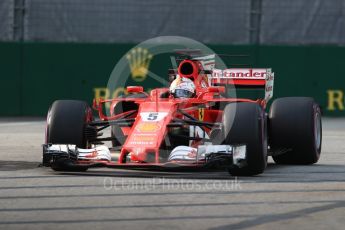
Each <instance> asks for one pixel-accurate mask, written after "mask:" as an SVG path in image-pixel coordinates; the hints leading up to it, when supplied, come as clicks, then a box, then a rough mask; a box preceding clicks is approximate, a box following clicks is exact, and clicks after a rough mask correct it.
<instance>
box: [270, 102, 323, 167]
mask: <svg viewBox="0 0 345 230" xmlns="http://www.w3.org/2000/svg"><path fill="white" fill-rule="evenodd" d="M269 123H270V128H269V132H270V148H271V151H272V158H273V160H274V161H275V162H276V163H277V164H314V163H316V162H317V161H318V160H319V158H320V154H321V144H322V124H321V111H320V107H319V105H318V104H317V103H315V101H314V99H313V98H308V97H287V98H279V99H276V100H275V101H274V102H273V103H272V106H271V109H270V114H269Z"/></svg>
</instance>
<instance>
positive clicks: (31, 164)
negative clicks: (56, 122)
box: [0, 118, 345, 230]
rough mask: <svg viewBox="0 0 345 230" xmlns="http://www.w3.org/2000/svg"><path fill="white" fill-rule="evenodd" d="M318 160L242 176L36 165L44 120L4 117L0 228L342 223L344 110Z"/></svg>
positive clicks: (0, 122)
mask: <svg viewBox="0 0 345 230" xmlns="http://www.w3.org/2000/svg"><path fill="white" fill-rule="evenodd" d="M323 129H324V132H323V150H322V156H321V159H320V161H319V163H317V164H315V165H310V166H278V165H275V164H274V163H273V162H272V161H271V160H270V163H269V165H268V167H267V169H266V171H265V173H264V174H262V175H259V176H256V177H240V178H235V177H231V176H229V175H228V174H227V173H226V172H203V173H181V172H175V173H165V172H147V171H144V172H143V171H126V170H110V169H92V170H90V171H88V172H85V173H58V172H54V171H52V170H51V169H49V168H42V167H38V165H39V161H40V158H41V147H40V145H41V144H42V142H43V138H44V121H43V119H40V118H38V119H32V118H30V119H29V118H28V119H26V118H17V119H6V118H1V119H0V154H1V158H0V229H35V230H38V229H52V228H54V229H104V228H110V229H122V230H124V229H142V230H143V229H149V230H153V229H162V228H168V229H344V226H345V167H344V166H345V119H323Z"/></svg>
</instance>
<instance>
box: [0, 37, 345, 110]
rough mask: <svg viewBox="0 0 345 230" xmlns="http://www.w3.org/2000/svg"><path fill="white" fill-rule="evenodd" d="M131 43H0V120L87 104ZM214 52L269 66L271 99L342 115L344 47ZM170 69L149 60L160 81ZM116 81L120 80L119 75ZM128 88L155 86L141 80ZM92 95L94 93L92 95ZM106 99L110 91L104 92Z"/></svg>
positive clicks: (100, 90) (220, 47) (242, 47)
mask: <svg viewBox="0 0 345 230" xmlns="http://www.w3.org/2000/svg"><path fill="white" fill-rule="evenodd" d="M133 46H134V44H74V43H0V50H1V52H0V63H2V64H1V67H2V68H1V73H0V74H1V75H0V76H1V77H0V86H1V91H0V98H2V101H3V103H2V106H1V107H0V115H44V114H45V113H46V111H47V109H48V108H49V105H50V104H51V103H52V102H53V101H54V100H56V99H80V100H86V101H88V102H89V103H91V102H92V99H93V98H94V97H95V96H97V95H96V94H97V92H98V93H99V94H98V95H100V96H102V95H103V96H107V95H105V88H106V87H107V82H108V79H109V76H110V73H111V71H112V69H113V68H114V66H115V64H116V63H117V61H118V60H119V59H120V58H121V57H122V56H123V55H124V54H126V52H127V51H128V50H130V49H131V48H132V47H133ZM210 47H211V48H212V49H213V50H215V51H216V52H217V53H230V54H238V53H242V54H243V53H245V54H248V55H250V57H249V59H247V63H248V64H250V65H251V66H253V67H271V68H272V69H273V71H274V72H275V74H276V79H275V88H274V96H275V97H285V96H312V97H314V98H315V99H316V100H317V101H318V102H319V103H320V105H321V107H322V109H323V111H324V114H325V115H329V116H342V115H345V110H344V95H343V92H344V91H345V77H344V76H345V68H344V67H343V65H344V58H343V55H344V53H345V47H336V46H255V45H211V46H210ZM168 68H171V62H170V59H169V58H168V57H167V56H166V57H164V58H161V57H153V59H152V62H151V64H150V66H149V69H150V71H152V72H154V73H156V74H157V75H159V76H161V77H162V78H165V77H167V69H168ZM119 77H120V76H119ZM128 84H131V85H134V84H137V85H144V86H145V87H146V89H148V88H153V87H156V86H157V87H158V86H161V84H160V83H159V82H156V81H155V80H152V79H150V78H147V79H146V80H145V81H144V82H136V81H134V80H132V81H131V82H129V83H128ZM97 90H98V91H97ZM109 93H110V94H109V95H108V96H109V97H111V96H112V93H113V92H109Z"/></svg>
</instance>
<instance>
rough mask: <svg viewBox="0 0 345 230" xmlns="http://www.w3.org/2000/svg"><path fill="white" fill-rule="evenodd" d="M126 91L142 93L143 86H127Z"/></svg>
mask: <svg viewBox="0 0 345 230" xmlns="http://www.w3.org/2000/svg"><path fill="white" fill-rule="evenodd" d="M127 92H128V93H142V92H144V88H143V87H142V86H127Z"/></svg>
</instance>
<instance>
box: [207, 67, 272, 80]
mask: <svg viewBox="0 0 345 230" xmlns="http://www.w3.org/2000/svg"><path fill="white" fill-rule="evenodd" d="M266 75H267V70H266V69H224V70H220V69H214V70H213V72H212V78H218V79H219V78H226V79H253V80H254V79H260V80H265V79H266Z"/></svg>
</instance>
